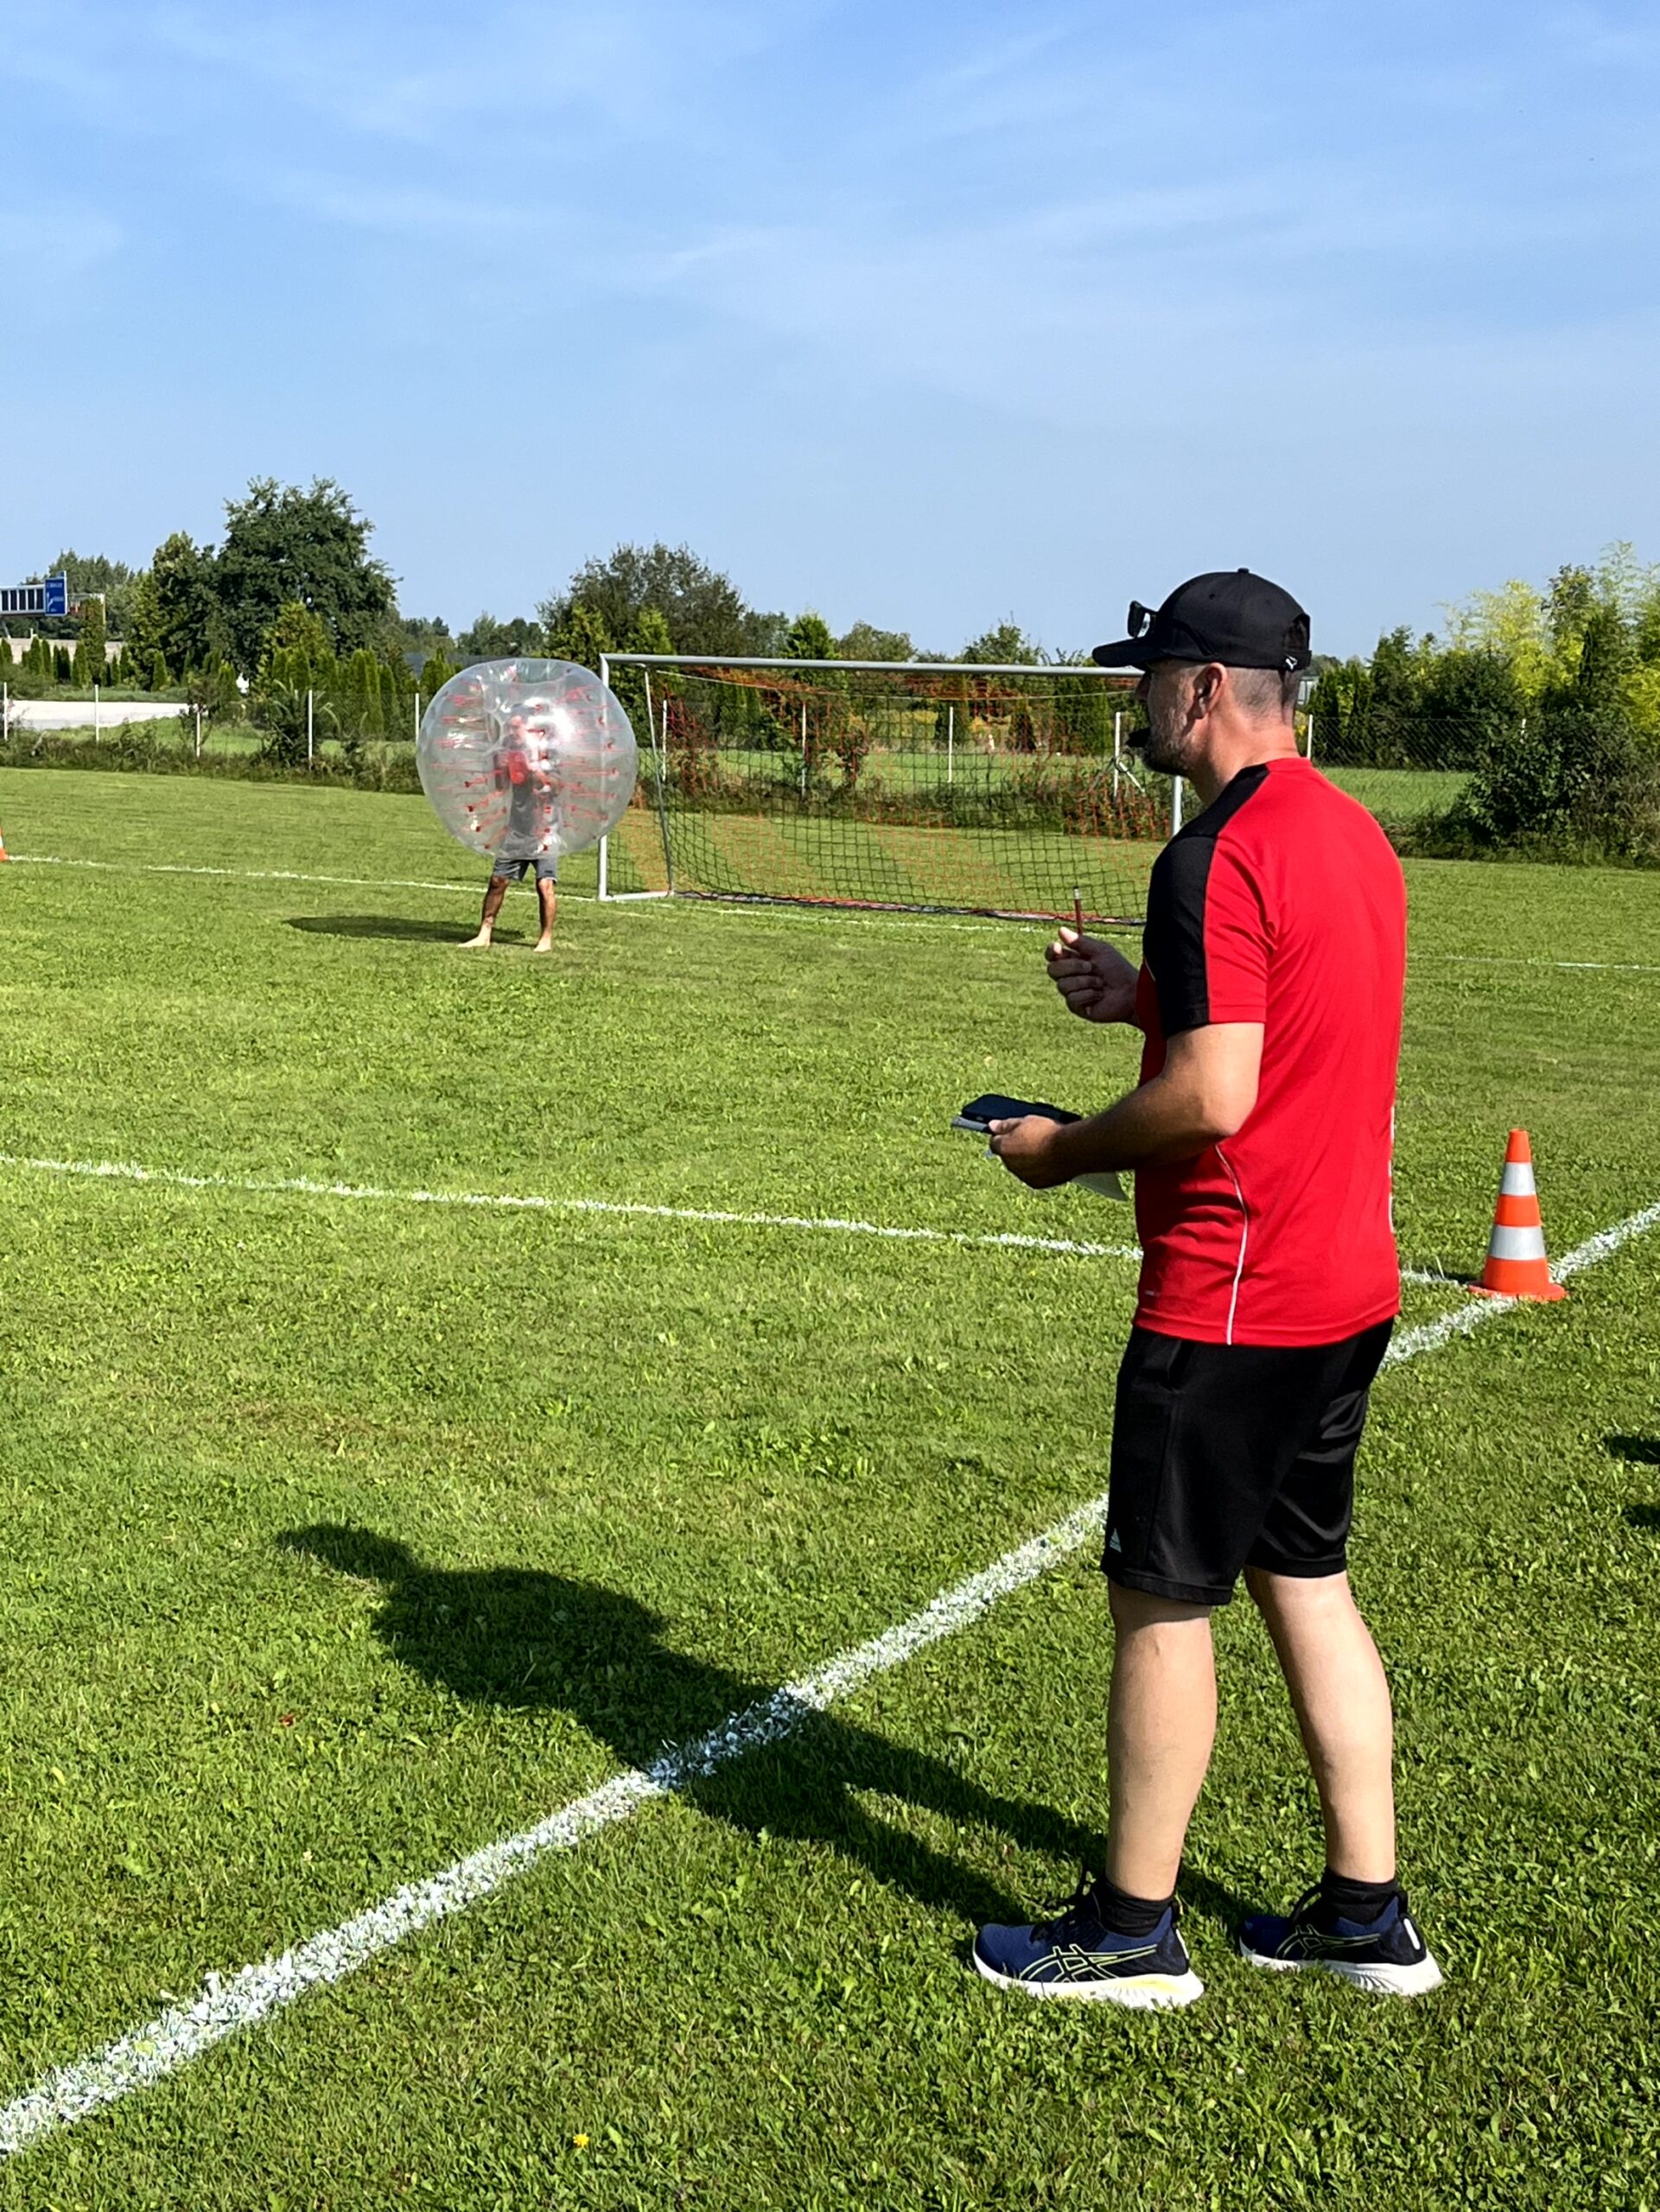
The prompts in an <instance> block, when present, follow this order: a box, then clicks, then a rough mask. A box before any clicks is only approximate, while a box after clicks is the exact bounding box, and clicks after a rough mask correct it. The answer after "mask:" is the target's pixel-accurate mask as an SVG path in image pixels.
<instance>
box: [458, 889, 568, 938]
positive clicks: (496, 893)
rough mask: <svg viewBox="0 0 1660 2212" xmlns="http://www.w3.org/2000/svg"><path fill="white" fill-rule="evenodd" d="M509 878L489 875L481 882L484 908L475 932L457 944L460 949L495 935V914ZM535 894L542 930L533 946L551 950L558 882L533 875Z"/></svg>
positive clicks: (504, 896)
mask: <svg viewBox="0 0 1660 2212" xmlns="http://www.w3.org/2000/svg"><path fill="white" fill-rule="evenodd" d="M511 882H512V876H510V875H493V876H492V877H491V878H490V880H489V882H488V883H487V885H486V886H485V892H484V912H482V913H481V914H480V917H479V930H478V935H477V936H476V937H470V938H467V940H466V942H465V943H464V944H462V946H461V950H462V951H463V952H474V951H476V950H479V949H480V947H482V946H485V945H487V944H490V943H491V941H492V939H493V937H494V935H495V928H496V916H497V915H498V914H499V912H501V902H502V900H503V899H505V898H506V896H507V886H508V885H509V884H510V883H511ZM536 898H537V906H539V907H540V908H541V911H542V934H541V936H540V937H538V938H537V940H536V944H535V946H534V948H533V949H534V950H536V951H537V952H551V951H552V950H553V921H554V915H555V912H556V911H557V906H558V900H559V886H558V884H557V881H556V880H554V878H553V877H552V876H550V875H540V876H538V877H537V881H536Z"/></svg>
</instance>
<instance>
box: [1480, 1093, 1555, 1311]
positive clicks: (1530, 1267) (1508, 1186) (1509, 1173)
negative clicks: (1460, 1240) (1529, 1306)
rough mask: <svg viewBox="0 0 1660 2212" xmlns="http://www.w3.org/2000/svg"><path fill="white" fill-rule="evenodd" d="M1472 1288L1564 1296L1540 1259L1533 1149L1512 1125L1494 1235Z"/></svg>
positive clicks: (1492, 1293) (1490, 1293)
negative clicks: (1478, 1276) (1483, 1264)
mask: <svg viewBox="0 0 1660 2212" xmlns="http://www.w3.org/2000/svg"><path fill="white" fill-rule="evenodd" d="M1471 1287H1472V1289H1473V1290H1474V1291H1475V1292H1476V1293H1477V1294H1478V1296H1479V1297H1484V1298H1537V1299H1543V1300H1555V1299H1558V1298H1566V1297H1567V1295H1568V1293H1567V1292H1566V1291H1565V1290H1564V1289H1563V1288H1562V1287H1561V1283H1559V1282H1553V1281H1551V1279H1550V1262H1549V1261H1548V1260H1547V1259H1546V1257H1545V1229H1544V1224H1543V1222H1542V1220H1541V1219H1540V1217H1539V1198H1538V1193H1537V1192H1536V1190H1535V1189H1534V1186H1533V1151H1532V1147H1530V1145H1529V1143H1528V1133H1527V1131H1526V1130H1525V1129H1512V1130H1511V1141H1510V1145H1509V1147H1508V1149H1507V1150H1506V1152H1505V1154H1504V1174H1503V1176H1502V1177H1501V1178H1500V1180H1499V1185H1498V1205H1496V1206H1495V1207H1494V1208H1493V1233H1492V1236H1491V1240H1490V1241H1489V1243H1488V1246H1487V1264H1486V1266H1485V1268H1483V1269H1482V1270H1481V1281H1479V1283H1474V1284H1472V1286H1471Z"/></svg>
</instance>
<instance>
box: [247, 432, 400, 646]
mask: <svg viewBox="0 0 1660 2212" xmlns="http://www.w3.org/2000/svg"><path fill="white" fill-rule="evenodd" d="M225 515H226V527H225V537H224V539H223V542H222V543H221V544H220V546H219V556H218V558H217V560H216V561H215V562H214V564H213V587H214V594H215V597H216V599H217V601H218V603H219V611H220V614H221V617H222V619H223V620H224V623H225V626H226V632H227V634H228V638H229V642H230V647H231V654H232V658H233V659H234V660H235V662H236V664H237V665H238V666H239V668H240V669H241V670H242V671H243V672H244V673H245V674H246V673H248V672H249V671H251V670H253V669H254V668H255V667H257V666H258V661H259V655H260V650H261V645H262V643H263V640H264V635H265V632H266V631H267V630H268V629H269V628H270V626H271V624H272V623H273V622H274V621H275V620H276V619H277V613H278V612H279V610H280V609H281V608H282V607H284V606H285V605H287V604H289V603H297V604H298V605H300V606H302V607H308V608H309V609H310V610H311V612H312V613H314V614H315V615H316V616H317V618H318V619H319V620H320V621H321V623H322V625H323V627H324V629H325V630H326V631H327V632H328V642H329V644H330V645H331V647H332V648H333V649H334V652H336V653H340V652H353V651H354V650H355V649H356V648H357V647H358V646H359V645H374V644H376V643H378V641H379V640H380V639H382V638H383V637H384V636H385V632H386V630H387V627H388V626H389V624H390V623H391V620H392V619H393V617H394V616H395V615H396V613H397V603H396V601H395V599H394V597H393V594H392V578H391V571H390V570H389V569H387V567H386V565H385V563H384V562H382V561H378V560H376V559H375V558H374V556H372V554H371V553H370V551H369V538H370V536H371V534H372V531H373V528H374V525H373V524H372V523H371V522H369V521H368V520H367V519H366V518H365V517H364V516H362V515H360V514H359V512H358V510H357V508H356V507H355V506H354V505H353V503H352V500H351V499H350V497H349V495H348V494H347V493H346V492H344V491H342V489H341V488H340V486H339V485H338V484H336V483H334V482H333V481H332V480H330V479H329V478H328V477H318V478H317V479H316V480H315V481H314V482H313V483H312V484H311V486H309V488H308V489H306V490H302V489H301V487H300V486H298V485H296V484H281V485H279V484H278V483H277V480H276V478H275V477H274V476H263V477H256V478H255V479H254V480H253V481H252V482H251V484H250V485H249V486H248V490H247V495H246V497H245V498H244V499H232V500H229V501H227V502H226V509H225Z"/></svg>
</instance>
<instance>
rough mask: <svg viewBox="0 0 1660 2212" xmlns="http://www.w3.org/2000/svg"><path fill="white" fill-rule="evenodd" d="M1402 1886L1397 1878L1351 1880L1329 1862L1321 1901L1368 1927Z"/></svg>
mask: <svg viewBox="0 0 1660 2212" xmlns="http://www.w3.org/2000/svg"><path fill="white" fill-rule="evenodd" d="M1399 1887H1400V1885H1399V1884H1398V1883H1397V1882H1393V1881H1390V1882H1352V1881H1351V1880H1350V1879H1349V1878H1348V1876H1347V1875H1346V1874H1334V1873H1333V1872H1332V1870H1331V1868H1330V1867H1329V1866H1328V1867H1327V1868H1326V1872H1324V1873H1323V1874H1322V1875H1321V1876H1320V1903H1321V1904H1324V1905H1326V1906H1329V1908H1330V1909H1331V1910H1332V1911H1333V1912H1335V1913H1340V1914H1341V1915H1342V1916H1343V1918H1344V1919H1345V1920H1352V1921H1354V1922H1355V1923H1357V1924H1358V1926H1360V1927H1362V1928H1369V1927H1370V1926H1371V1923H1372V1922H1373V1921H1374V1920H1376V1919H1377V1916H1378V1914H1379V1913H1380V1912H1382V1911H1383V1908H1384V1906H1385V1905H1386V1904H1388V1903H1389V1901H1390V1898H1391V1897H1393V1896H1394V1895H1395V1892H1396V1890H1397V1889H1398V1888H1399Z"/></svg>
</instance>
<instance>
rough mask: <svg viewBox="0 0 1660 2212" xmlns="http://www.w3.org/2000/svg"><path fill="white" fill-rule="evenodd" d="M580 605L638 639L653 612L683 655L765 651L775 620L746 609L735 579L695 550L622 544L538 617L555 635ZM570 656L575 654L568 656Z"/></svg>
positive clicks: (582, 572)
mask: <svg viewBox="0 0 1660 2212" xmlns="http://www.w3.org/2000/svg"><path fill="white" fill-rule="evenodd" d="M578 605H581V606H584V607H588V608H589V609H591V611H592V612H593V613H595V614H597V615H598V616H599V618H600V620H601V621H602V622H603V623H604V625H605V628H606V633H607V636H608V637H612V638H626V637H627V636H629V635H630V634H631V632H633V627H634V625H635V624H636V622H638V620H639V617H640V615H641V613H643V611H644V610H645V609H646V607H656V608H657V610H658V613H660V614H661V615H662V616H663V618H664V620H665V621H666V622H667V624H668V626H669V628H670V630H671V632H672V633H673V636H674V638H675V640H676V643H677V649H678V650H679V651H680V652H683V653H708V654H709V655H711V656H716V655H720V654H737V653H749V652H766V651H767V650H768V644H767V643H758V642H757V640H758V639H766V640H768V641H770V639H771V638H772V636H773V631H772V630H771V629H770V628H769V624H770V623H771V622H772V620H773V618H771V617H770V616H766V615H762V614H758V613H756V612H755V610H754V608H753V607H748V606H747V605H746V604H745V602H744V600H743V596H742V594H741V593H740V591H739V590H738V588H737V586H736V585H735V583H734V582H732V580H731V578H730V577H729V576H724V575H722V574H721V573H720V571H719V570H718V569H712V568H710V566H709V563H708V562H706V561H703V560H700V559H699V558H698V556H697V555H696V554H695V553H694V552H693V551H692V550H691V549H690V546H687V545H665V544H664V543H662V542H661V541H659V542H658V543H657V544H655V545H619V546H618V547H617V548H616V549H615V550H614V552H612V553H609V554H607V556H606V557H605V558H604V559H603V560H593V561H588V562H586V563H584V564H583V566H582V568H580V569H578V570H577V571H576V575H574V576H573V577H572V578H571V580H570V582H569V584H567V585H566V587H565V588H564V590H563V592H562V593H560V594H557V596H556V597H555V598H552V599H549V600H544V601H543V603H542V605H541V606H540V607H538V608H537V613H539V614H540V616H541V617H542V620H543V621H544V623H546V625H547V626H548V628H549V630H550V632H552V631H555V630H557V629H559V628H560V627H561V626H562V625H563V623H564V622H566V620H568V619H569V614H570V612H571V609H572V608H573V607H576V606H578ZM562 658H569V655H563V656H562Z"/></svg>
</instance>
